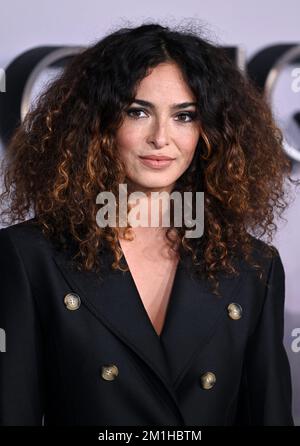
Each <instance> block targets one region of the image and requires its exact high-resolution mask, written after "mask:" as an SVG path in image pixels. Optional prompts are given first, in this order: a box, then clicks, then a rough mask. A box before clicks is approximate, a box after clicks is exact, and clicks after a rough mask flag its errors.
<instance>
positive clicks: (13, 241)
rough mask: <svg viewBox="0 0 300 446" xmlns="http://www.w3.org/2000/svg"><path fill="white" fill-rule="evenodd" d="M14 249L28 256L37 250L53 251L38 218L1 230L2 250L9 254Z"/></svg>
mask: <svg viewBox="0 0 300 446" xmlns="http://www.w3.org/2000/svg"><path fill="white" fill-rule="evenodd" d="M12 246H13V247H14V248H15V249H16V250H17V251H19V253H24V254H26V253H27V254H28V253H30V252H32V250H36V249H43V250H44V249H49V248H50V249H51V244H50V243H49V241H48V240H47V239H46V237H45V236H44V234H43V232H42V229H41V227H40V225H39V224H38V223H37V220H36V218H31V219H29V220H25V221H22V222H19V223H15V224H13V225H11V226H6V227H4V228H1V229H0V250H1V251H2V252H3V250H4V253H5V254H8V250H9V249H10V248H11V247H12Z"/></svg>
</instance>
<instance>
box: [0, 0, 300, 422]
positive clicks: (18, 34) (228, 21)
mask: <svg viewBox="0 0 300 446" xmlns="http://www.w3.org/2000/svg"><path fill="white" fill-rule="evenodd" d="M299 17H300V1H299V0H285V2H274V1H273V0H264V1H261V0H252V1H249V2H245V1H244V2H241V1H239V0H228V1H227V2H223V1H221V0H209V1H200V0H185V1H184V2H180V1H178V2H174V0H172V1H171V0H165V1H163V2H162V1H161V0H152V1H151V2H141V1H137V0H126V1H121V0H110V1H109V2H104V1H97V0H84V1H77V2H74V0H72V1H71V0H59V1H58V0H51V1H43V2H41V1H38V0H27V1H26V2H21V1H17V0H10V1H9V2H5V4H4V2H2V4H1V13H0V42H1V52H0V68H5V67H6V65H8V63H9V62H10V61H11V60H12V59H13V58H15V57H16V56H17V55H19V54H20V53H22V52H24V51H26V50H27V49H30V48H32V47H35V46H42V45H47V44H48V45H49V44H51V45H55V44H59V45H60V44H62V45H88V44H91V43H93V42H94V41H96V40H98V39H99V38H101V36H102V35H103V34H104V33H107V32H108V31H110V30H111V31H112V30H113V29H115V28H117V27H120V26H125V25H128V24H130V25H139V24H140V23H141V22H142V21H144V20H151V19H153V20H159V21H160V22H161V23H163V24H164V23H165V24H170V25H172V23H178V22H182V21H183V22H184V21H185V20H189V19H190V18H193V19H195V18H196V19H198V20H199V23H203V25H204V27H205V29H206V32H207V35H208V36H209V37H211V38H213V39H214V40H215V41H217V42H218V43H221V44H224V45H238V46H240V47H242V48H243V49H244V50H245V53H246V58H247V59H249V58H250V57H251V56H252V55H253V54H254V53H256V52H258V51H259V50H260V49H262V48H263V47H265V46H267V45H272V44H276V43H297V42H300V26H299ZM2 94H3V93H2ZM298 100H299V105H300V93H298ZM282 105H283V107H284V106H285V105H286V104H282ZM2 150H3V149H2ZM294 176H295V177H298V178H299V177H300V163H299V165H297V166H295V171H294ZM285 217H286V219H287V223H285V224H281V226H280V231H279V233H278V235H277V237H276V239H275V241H274V244H275V245H276V246H277V247H278V249H279V251H280V254H281V257H282V260H283V263H284V268H285V272H286V326H285V344H286V348H287V352H288V355H289V358H290V363H291V366H292V375H293V386H294V417H295V422H296V423H297V424H299V425H300V379H299V377H300V352H298V353H297V352H295V351H293V350H292V348H291V345H292V341H293V337H292V330H293V329H295V328H299V329H300V301H299V291H298V287H299V278H300V236H299V222H300V194H298V195H297V196H296V197H295V201H294V203H293V205H292V206H291V207H290V209H289V211H288V212H287V213H286V214H285ZM299 344H300V343H299ZM296 375H297V376H296ZM297 381H298V382H297Z"/></svg>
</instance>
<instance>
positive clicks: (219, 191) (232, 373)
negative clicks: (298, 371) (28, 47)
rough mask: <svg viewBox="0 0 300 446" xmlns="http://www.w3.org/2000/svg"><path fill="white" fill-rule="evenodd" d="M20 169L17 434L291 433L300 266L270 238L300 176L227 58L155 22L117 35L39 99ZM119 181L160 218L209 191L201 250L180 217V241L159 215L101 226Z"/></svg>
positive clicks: (10, 418)
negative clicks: (101, 197) (291, 287)
mask: <svg viewBox="0 0 300 446" xmlns="http://www.w3.org/2000/svg"><path fill="white" fill-rule="evenodd" d="M149 157H150V158H152V159H149ZM159 157H168V158H169V160H168V161H165V162H163V161H162V159H160V160H159ZM6 161H8V162H7V163H6V164H5V166H6V167H5V170H4V178H5V190H4V192H3V194H2V196H1V199H2V200H1V201H2V206H3V204H6V205H7V204H8V203H9V205H8V207H7V209H5V210H3V212H2V218H4V216H5V215H7V216H9V220H8V222H9V224H10V226H9V227H7V228H3V229H1V230H0V247H1V250H0V253H1V254H0V265H1V298H0V326H1V327H2V328H3V329H4V330H5V333H6V346H7V348H6V352H5V353H4V354H3V355H2V356H1V366H0V383H1V392H0V395H1V396H0V399H1V404H0V407H1V413H0V422H1V424H2V425H18V424H20V425H40V424H42V422H44V424H45V425H92V424H93V425H98V426H99V425H111V426H113V425H119V426H121V425H132V426H134V425H135V426H139V425H160V426H166V425H173V426H183V425H196V426H205V425H239V424H244V425H249V424H250V425H292V424H293V419H292V415H291V380H290V368H289V363H288V360H287V355H286V352H285V349H284V346H283V342H282V339H283V312H284V269H283V265H282V262H281V258H280V255H279V253H278V251H277V250H276V248H275V247H274V246H273V245H270V244H268V243H267V242H264V241H262V240H260V239H259V237H258V235H263V234H267V235H268V236H269V237H271V236H272V233H273V232H274V231H275V229H276V225H275V224H274V222H273V219H274V216H275V214H276V212H277V214H278V215H280V214H281V213H282V211H283V210H284V209H285V207H286V206H287V202H286V197H285V195H284V192H283V184H284V180H285V178H286V177H287V176H288V174H289V172H290V164H289V162H288V160H287V159H286V157H285V155H284V152H283V150H282V134H281V132H280V130H279V129H278V128H277V127H276V125H275V123H274V121H273V118H272V113H271V111H270V109H269V107H268V105H267V104H266V102H265V100H264V99H263V98H262V96H261V95H260V94H259V93H258V92H257V91H256V89H255V87H254V86H253V85H252V84H251V83H250V82H249V81H247V80H246V78H245V77H244V75H243V74H242V73H241V72H240V71H239V70H238V69H237V68H236V67H235V66H234V65H233V64H232V63H231V61H230V60H229V59H228V58H227V57H226V55H225V54H224V50H222V48H221V47H218V46H216V45H214V44H213V43H211V42H209V41H208V40H207V39H204V38H202V37H200V33H199V34H197V33H195V32H192V31H189V30H185V31H184V30H176V29H173V30H172V29H170V28H168V27H162V26H160V25H159V24H155V23H154V24H144V25H142V26H139V27H137V28H126V29H120V30H118V31H116V32H114V33H112V34H110V35H107V36H106V37H105V38H103V39H102V40H100V41H99V42H98V43H96V44H95V45H93V46H91V47H89V48H87V49H86V50H84V51H83V52H82V53H80V54H78V55H77V56H76V57H74V59H73V60H72V62H71V63H70V64H69V65H68V66H67V67H66V68H65V70H64V72H63V73H62V75H61V76H60V77H59V78H58V79H56V80H55V81H54V82H53V83H52V85H51V86H50V87H48V89H47V90H46V91H45V92H44V93H43V94H42V95H41V96H40V98H39V101H38V103H37V104H36V106H35V108H34V109H32V110H31V111H30V113H28V114H27V116H26V118H25V120H24V122H23V123H22V124H21V125H20V126H19V128H18V129H17V130H16V132H15V134H14V136H13V138H12V140H11V141H10V144H9V147H8V151H7V159H6ZM288 178H289V179H290V181H293V180H291V178H290V177H289V176H288ZM121 184H122V185H125V186H126V187H127V189H128V192H138V193H141V192H143V193H144V195H143V196H142V199H141V202H142V203H143V204H144V205H145V206H146V208H148V209H149V208H150V209H151V206H150V203H151V197H152V194H151V193H152V192H162V191H163V192H166V193H167V194H170V192H172V191H173V192H174V191H175V192H177V193H178V192H179V194H180V196H181V197H183V194H184V193H186V192H190V193H192V197H193V199H194V197H195V196H196V193H199V192H204V223H205V224H204V231H203V234H202V236H201V237H196V238H192V237H190V238H188V237H187V236H186V229H187V225H186V222H185V221H183V223H182V224H181V225H177V226H176V225H175V223H174V221H175V220H174V218H175V210H174V206H170V208H169V210H170V211H171V212H170V216H171V219H170V220H171V225H170V226H168V225H166V224H165V223H164V222H162V216H163V215H164V214H163V213H162V210H161V209H160V213H159V224H158V225H156V226H154V227H152V226H151V225H150V224H148V226H147V225H145V226H140V227H134V226H133V225H131V224H130V223H128V222H127V225H125V227H123V226H122V225H121V224H120V221H119V220H117V224H116V225H108V226H105V225H104V224H99V219H97V212H98V211H99V204H98V201H97V197H98V194H99V193H102V192H111V193H113V195H114V196H115V197H117V196H118V190H119V189H118V188H119V185H121ZM116 205H117V210H119V209H120V202H119V201H118V200H117V201H116ZM133 208H134V206H133ZM131 210H132V206H131V204H130V202H128V203H127V211H131ZM29 212H33V214H34V215H33V217H32V218H30V219H29V220H27V221H26V220H25V218H26V216H27V215H28V213H29ZM128 215H129V213H128ZM23 220H24V221H23ZM100 220H101V219H100ZM183 220H184V219H183ZM3 221H4V220H3ZM17 221H18V223H16V222H17ZM6 222H7V221H6ZM101 222H103V220H101V221H100V223H101ZM12 223H13V224H12ZM148 223H149V220H148ZM130 226H131V227H130ZM251 233H252V234H251ZM42 419H44V421H42Z"/></svg>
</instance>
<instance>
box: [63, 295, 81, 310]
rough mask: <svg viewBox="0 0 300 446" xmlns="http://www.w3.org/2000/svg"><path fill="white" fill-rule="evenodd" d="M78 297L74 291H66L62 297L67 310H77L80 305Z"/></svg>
mask: <svg viewBox="0 0 300 446" xmlns="http://www.w3.org/2000/svg"><path fill="white" fill-rule="evenodd" d="M80 303H81V301H80V297H79V296H78V294H75V293H68V294H66V295H65V297H64V304H65V306H66V307H67V309H68V310H72V311H73V310H78V308H79V307H80Z"/></svg>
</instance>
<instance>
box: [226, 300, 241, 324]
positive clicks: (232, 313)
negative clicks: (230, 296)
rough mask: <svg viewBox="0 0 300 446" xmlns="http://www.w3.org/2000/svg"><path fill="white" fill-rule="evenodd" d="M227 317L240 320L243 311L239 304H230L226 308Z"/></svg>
mask: <svg viewBox="0 0 300 446" xmlns="http://www.w3.org/2000/svg"><path fill="white" fill-rule="evenodd" d="M227 310H228V315H229V317H231V319H233V320H235V321H237V320H238V319H241V317H242V313H243V309H242V307H241V306H240V305H239V304H235V303H231V304H229V305H228V307H227Z"/></svg>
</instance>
